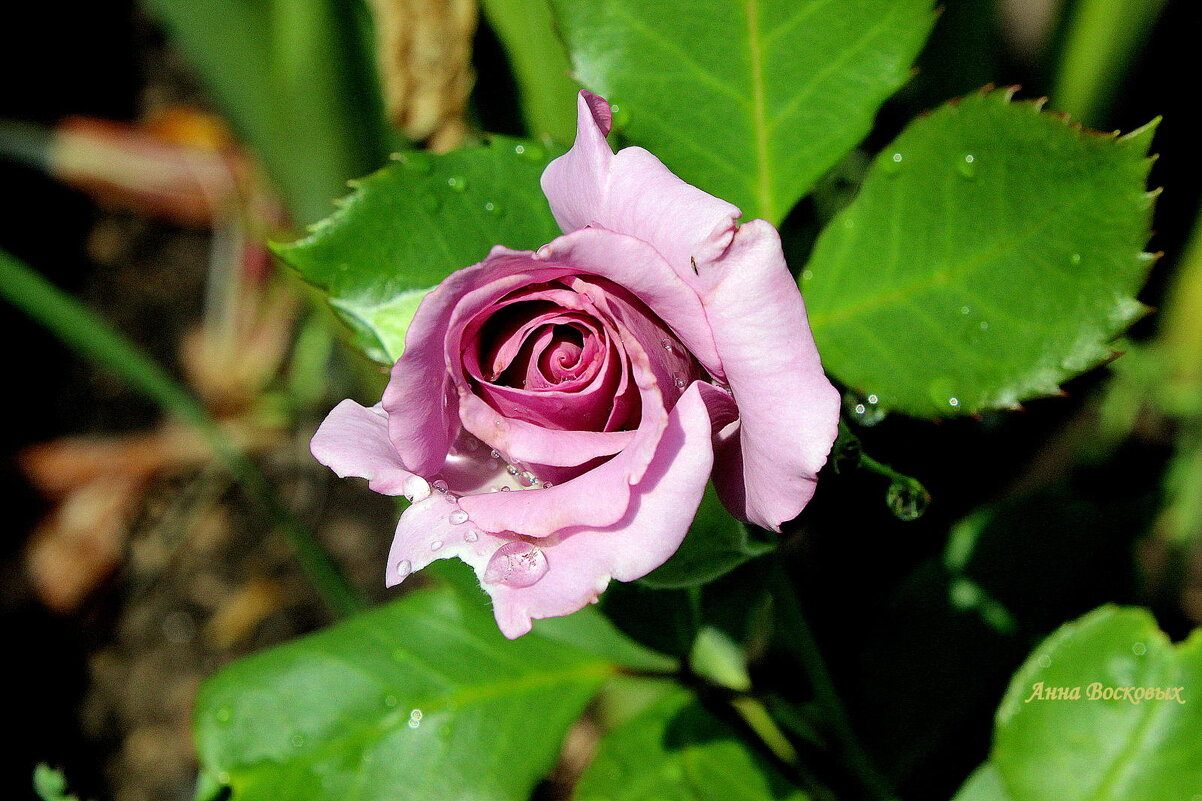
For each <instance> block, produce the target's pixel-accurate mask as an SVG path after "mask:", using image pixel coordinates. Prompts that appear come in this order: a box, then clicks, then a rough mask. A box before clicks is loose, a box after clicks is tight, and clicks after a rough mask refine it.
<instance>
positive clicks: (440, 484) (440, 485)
mask: <svg viewBox="0 0 1202 801" xmlns="http://www.w3.org/2000/svg"><path fill="white" fill-rule="evenodd" d="M431 486H433V487H434V489H436V490H438V491H439V492H441V493H442V494H444V495H445V494H446V492H447V489H448V486H447V482H445V481H443V480H442V479H441V478H440V479H438V480H437V481H435V482H434V483H433V484H432V485H431Z"/></svg>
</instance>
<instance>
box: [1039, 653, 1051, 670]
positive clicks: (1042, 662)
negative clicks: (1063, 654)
mask: <svg viewBox="0 0 1202 801" xmlns="http://www.w3.org/2000/svg"><path fill="white" fill-rule="evenodd" d="M1039 666H1040V667H1051V666H1052V657H1050V656H1048V655H1047V654H1044V655H1043V656H1041V657H1039Z"/></svg>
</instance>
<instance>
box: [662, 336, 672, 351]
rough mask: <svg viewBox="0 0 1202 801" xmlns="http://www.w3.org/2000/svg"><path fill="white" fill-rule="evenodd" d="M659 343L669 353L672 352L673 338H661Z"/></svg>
mask: <svg viewBox="0 0 1202 801" xmlns="http://www.w3.org/2000/svg"><path fill="white" fill-rule="evenodd" d="M659 344H661V345H663V346H664V350H666V351H667V352H668V353H671V352H672V340H670V339H668V338H667V337H663V338H662V339H660V341H659Z"/></svg>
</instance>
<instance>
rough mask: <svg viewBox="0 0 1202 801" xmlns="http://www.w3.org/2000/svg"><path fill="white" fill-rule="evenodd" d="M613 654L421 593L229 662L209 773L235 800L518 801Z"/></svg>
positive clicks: (202, 730) (210, 707)
mask: <svg viewBox="0 0 1202 801" xmlns="http://www.w3.org/2000/svg"><path fill="white" fill-rule="evenodd" d="M616 670H617V668H616V667H615V666H614V665H613V664H612V663H610V662H608V661H607V660H604V659H602V658H600V657H597V656H595V655H591V654H588V653H585V652H584V651H582V650H580V649H577V648H574V647H572V646H570V645H566V644H564V643H563V642H554V641H551V640H548V639H546V638H544V637H542V636H540V635H539V634H538V632H534V633H531V634H528V635H526V636H525V637H522V638H520V639H518V640H514V641H512V642H511V641H508V640H506V639H505V638H504V637H502V636H501V635H500V633H498V631H497V628H496V624H495V623H494V622H493V620H492V618H491V615H489V613H488V609H487V607H486V606H483V605H469V604H465V603H463V601H462V600H461V598H460V597H459V596H457V595H456V594H455V593H454V592H453V591H452V590H451V589H449V588H444V589H441V590H426V591H418V592H415V593H413V594H411V595H408V596H406V597H404V598H402V599H401V600H399V601H397V602H395V603H392V604H389V605H388V606H385V607H381V608H379V609H376V610H373V611H371V612H368V613H366V614H363V615H360V616H358V617H355V618H352V619H350V620H348V621H346V622H344V623H341V624H339V625H337V626H334V627H333V628H330V629H327V630H325V631H322V632H320V633H318V634H314V635H311V636H309V637H305V638H303V639H300V640H297V641H295V642H292V643H289V644H287V645H284V646H281V647H279V648H275V649H272V650H270V651H266V652H263V653H260V654H257V655H255V656H252V657H250V658H247V659H244V660H242V661H240V662H235V663H234V664H232V665H230V666H229V667H227V668H225V669H224V670H222V671H221V672H220V673H218V674H217V675H216V676H214V677H213V678H211V679H209V680H208V681H207V682H205V684H204V685H203V686H202V688H201V692H200V697H199V700H198V702H197V711H196V723H195V735H196V744H197V749H198V752H199V754H200V762H201V766H202V769H203V771H204V772H205V773H206V774H207V775H208V776H210V777H216V778H217V779H218V780H219V781H220V782H221V783H222V784H226V785H228V786H229V787H230V788H231V791H232V795H231V801H259V800H260V799H262V800H263V801H318V799H329V801H375V800H378V801H401V800H402V799H434V798H447V799H451V798H471V799H478V800H479V801H490V800H492V799H496V800H497V801H501V800H502V799H504V800H507V801H519V800H521V801H525V799H526V798H528V796H529V794H530V791H531V789H532V788H533V787H534V785H535V784H536V783H537V782H538V781H539V780H540V779H541V778H542V777H543V776H545V775H546V773H547V772H548V771H549V770H550V768H551V766H552V765H553V764H554V763H555V760H556V758H557V756H558V754H559V749H560V745H561V742H562V740H563V737H564V734H565V732H566V731H567V729H568V727H569V726H570V725H571V723H572V722H573V721H574V720H575V719H576V717H577V716H578V715H579V714H580V713H581V711H582V710H583V709H584V707H585V705H586V704H587V703H588V702H589V700H590V699H591V698H592V697H593V695H594V693H595V692H596V690H597V689H598V688H599V687H600V685H601V684H602V683H603V682H604V681H605V680H606V679H607V678H609V677H610V676H612V675H613V674H614V673H615V672H616Z"/></svg>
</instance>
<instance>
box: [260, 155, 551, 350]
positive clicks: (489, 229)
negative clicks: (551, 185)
mask: <svg viewBox="0 0 1202 801" xmlns="http://www.w3.org/2000/svg"><path fill="white" fill-rule="evenodd" d="M549 157H550V154H548V153H547V151H546V149H545V148H543V147H542V146H540V145H536V144H533V143H530V142H525V141H520V140H517V139H510V138H507V137H502V136H497V137H494V138H493V139H492V140H491V141H490V143H489V144H488V145H487V146H485V147H480V148H472V149H468V150H459V151H455V152H453V153H447V154H445V155H441V156H433V155H430V154H428V153H424V152H410V153H405V154H401V155H399V156H398V157H397V161H396V163H394V164H390V165H389V166H387V167H385V168H384V169H382V170H380V171H379V172H376V173H374V174H372V175H369V176H368V177H366V178H364V179H362V180H361V181H358V182H356V184H355V191H354V192H353V193H352V194H351V195H350V196H349V197H347V198H346V200H345V201H344V202H343V203H342V207H341V208H340V209H338V211H337V212H335V213H334V214H333V215H332V216H331V217H329V218H327V219H326V220H324V221H323V222H321V223H319V224H317V225H316V226H314V227H313V228H312V229H311V232H310V234H309V235H308V236H307V237H305V238H304V239H301V240H298V241H297V242H293V243H292V244H289V245H283V246H279V247H277V248H276V252H277V253H278V254H279V255H280V256H281V257H282V258H283V259H284V260H285V261H287V262H288V263H289V264H291V265H292V266H293V267H295V268H296V269H297V270H298V271H299V272H300V274H301V276H302V277H303V278H304V279H305V280H306V281H308V282H309V283H311V284H314V285H315V286H317V287H319V288H320V289H323V290H325V292H326V293H327V294H328V295H329V298H330V303H331V305H332V306H333V307H334V308H335V309H336V310H337V311H338V313H339V314H340V315H341V316H342V318H343V319H344V320H346V321H347V323H348V324H349V325H350V326H351V328H353V329H354V330H355V332H356V334H357V342H358V344H359V345H360V346H361V347H362V348H363V350H364V351H365V352H366V353H367V354H368V355H369V356H370V357H371V358H373V359H375V360H376V361H379V362H383V363H386V364H391V363H392V362H394V361H396V359H397V358H398V357H399V356H400V355H401V351H402V350H403V349H404V345H405V331H406V330H407V329H408V327H409V323H410V321H411V320H412V319H413V313H414V312H415V311H416V310H417V305H418V303H420V302H421V299H422V297H424V295H425V293H426V292H427V291H428V290H429V289H430V288H431V287H433V286H435V285H436V284H438V283H439V282H440V281H442V279H444V278H446V277H447V276H448V275H450V274H451V273H452V272H454V271H455V270H458V269H460V268H462V267H467V266H469V265H472V264H475V263H476V262H478V261H480V260H481V259H483V258H484V257H485V256H486V255H488V251H489V250H490V249H491V248H492V247H493V246H494V245H505V246H507V247H511V248H517V249H527V248H537V247H539V246H541V245H544V244H546V243H547V242H548V241H550V240H551V239H553V238H554V237H556V236H558V235H559V233H560V231H559V227H558V226H557V225H556V224H555V220H554V218H553V217H552V216H551V210H550V207H549V206H548V205H547V201H546V198H544V197H543V193H542V189H541V188H540V187H539V176H541V175H542V171H543V168H544V167H546V164H547V161H548V160H549Z"/></svg>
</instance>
